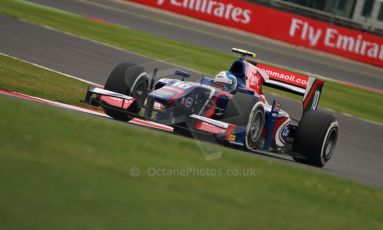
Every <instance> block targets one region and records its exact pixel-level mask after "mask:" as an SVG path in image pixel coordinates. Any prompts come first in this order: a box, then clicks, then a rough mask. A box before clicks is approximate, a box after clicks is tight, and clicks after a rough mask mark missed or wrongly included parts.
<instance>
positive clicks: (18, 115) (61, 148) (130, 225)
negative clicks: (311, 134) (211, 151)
mask: <svg viewBox="0 0 383 230" xmlns="http://www.w3.org/2000/svg"><path fill="white" fill-rule="evenodd" d="M0 58H1V59H0V60H1V61H0V63H2V66H1V69H2V72H1V75H0V76H1V79H2V83H1V84H2V85H1V87H3V86H5V87H9V89H11V90H18V89H19V90H21V91H23V92H25V93H31V94H32V93H33V94H38V96H44V97H47V98H50V99H58V100H60V101H62V102H67V103H71V102H73V103H76V102H77V101H78V98H79V96H80V94H81V93H82V92H83V89H84V87H85V85H84V83H82V82H79V81H77V80H73V79H66V78H64V77H60V75H58V74H55V73H51V72H49V71H46V70H43V69H39V68H37V67H35V66H32V65H29V64H27V63H23V62H20V61H16V60H13V59H10V58H6V57H1V56H0ZM5 67H6V68H5ZM12 72H13V73H14V74H13V75H9V74H11V73H12ZM4 73H5V75H3V74H4ZM4 76H10V77H7V78H4ZM58 78H60V79H58ZM3 79H5V80H3ZM51 80H52V81H54V82H55V83H56V82H60V84H63V85H61V86H62V87H59V89H60V88H66V89H72V90H62V91H60V95H56V94H55V93H52V92H56V91H57V90H59V89H57V88H55V87H56V86H55V85H54V84H46V85H45V84H38V85H41V88H38V89H37V88H34V87H30V86H31V85H32V86H33V85H37V84H35V83H36V82H49V81H51ZM14 82H17V83H20V88H15V86H14V85H15V84H14ZM77 90H78V91H79V92H78V94H79V95H74V94H77V93H74V91H77ZM40 91H44V92H42V93H41V92H40ZM81 96H82V95H81ZM0 130H3V131H4V132H0V146H2V147H1V150H0V181H1V184H2V186H0V228H1V229H25V228H28V229H68V228H72V229H154V228H160V229H163V228H166V229H179V228H180V227H182V228H183V229H254V228H255V227H257V228H260V229H282V228H283V229H285V230H288V229H308V228H310V229H313V230H315V229H379V228H380V227H381V226H382V224H383V220H382V218H381V213H382V212H383V207H382V206H380V205H376V204H380V203H382V202H383V193H382V191H381V190H379V189H377V188H371V187H369V186H365V185H361V184H359V183H356V182H351V181H349V180H346V179H342V178H338V177H335V176H331V175H328V174H323V173H319V172H316V171H313V170H308V169H305V168H303V167H295V166H296V165H295V166H294V167H293V166H291V165H288V164H284V163H281V162H276V161H274V160H267V159H264V158H260V157H257V156H254V155H251V154H243V153H242V152H239V151H235V150H232V149H228V148H223V147H219V146H215V147H213V148H216V149H218V150H219V151H221V152H222V158H221V159H219V160H214V161H206V160H205V159H204V157H203V155H202V153H201V151H200V149H199V145H197V143H196V142H195V141H194V140H191V139H187V138H182V137H178V136H175V135H170V134H164V133H161V132H157V131H152V130H149V129H143V128H138V127H133V126H130V125H126V124H125V123H122V122H116V121H113V120H109V119H101V118H98V117H95V116H91V115H85V114H80V113H77V112H70V111H66V110H63V109H58V108H52V107H48V106H45V105H41V104H38V103H32V102H28V101H22V100H19V99H14V98H10V97H6V96H0ZM205 145H206V147H208V148H209V147H212V146H210V145H209V144H205ZM132 168H134V169H136V170H139V174H138V175H137V174H134V175H135V176H132V175H133V174H132V171H131V170H132ZM136 170H135V171H134V172H135V173H137V171H136ZM207 170H210V173H209V174H208V172H209V171H207ZM249 170H251V171H252V172H255V173H256V174H249V173H248V172H249ZM229 172H238V173H243V175H242V176H240V175H237V176H227V175H226V176H219V175H220V174H223V173H229ZM177 173H178V176H176V175H177ZM203 173H205V175H204V174H203ZM206 174H208V175H206ZM182 175H183V176H182ZM318 222H320V223H321V224H320V225H315V224H313V223H318Z"/></svg>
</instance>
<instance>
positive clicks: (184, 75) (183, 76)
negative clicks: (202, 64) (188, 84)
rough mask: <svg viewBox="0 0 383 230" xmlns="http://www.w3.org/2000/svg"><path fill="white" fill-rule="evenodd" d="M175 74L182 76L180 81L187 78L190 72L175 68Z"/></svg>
mask: <svg viewBox="0 0 383 230" xmlns="http://www.w3.org/2000/svg"><path fill="white" fill-rule="evenodd" d="M174 74H175V75H176V76H181V77H182V81H184V80H185V78H189V77H190V75H191V74H190V73H188V72H185V71H182V70H178V69H177V70H176V72H175V73H174Z"/></svg>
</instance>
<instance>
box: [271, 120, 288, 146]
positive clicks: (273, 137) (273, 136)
mask: <svg viewBox="0 0 383 230" xmlns="http://www.w3.org/2000/svg"><path fill="white" fill-rule="evenodd" d="M287 118H288V116H286V117H283V118H279V119H278V120H277V122H276V124H275V127H274V130H273V135H272V143H273V142H274V141H275V134H276V133H277V130H278V128H279V126H281V125H282V124H283V123H284V122H285V121H286V120H287Z"/></svg>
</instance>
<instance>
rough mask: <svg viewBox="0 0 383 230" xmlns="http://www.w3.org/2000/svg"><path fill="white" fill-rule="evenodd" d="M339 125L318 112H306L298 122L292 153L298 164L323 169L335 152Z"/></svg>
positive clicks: (330, 117)
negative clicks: (294, 154)
mask: <svg viewBox="0 0 383 230" xmlns="http://www.w3.org/2000/svg"><path fill="white" fill-rule="evenodd" d="M338 129H339V125H338V122H337V120H336V118H335V117H334V116H333V115H331V114H328V113H324V112H320V111H308V112H306V113H305V114H304V116H303V118H302V120H301V121H300V122H299V125H298V129H297V131H296V135H295V139H294V143H293V152H294V153H297V154H298V155H302V156H303V157H304V158H300V157H297V156H294V157H293V159H294V160H295V161H297V162H300V163H305V164H310V165H314V166H317V167H323V166H324V165H325V164H326V163H327V162H328V161H329V160H330V158H331V156H332V154H333V153H334V151H335V146H336V142H337V139H338Z"/></svg>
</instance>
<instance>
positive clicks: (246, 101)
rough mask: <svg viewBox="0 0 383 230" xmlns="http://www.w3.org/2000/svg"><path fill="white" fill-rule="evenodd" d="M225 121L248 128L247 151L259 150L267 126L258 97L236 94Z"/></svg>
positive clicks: (228, 106) (229, 104)
mask: <svg viewBox="0 0 383 230" xmlns="http://www.w3.org/2000/svg"><path fill="white" fill-rule="evenodd" d="M223 121H224V122H227V123H230V124H234V125H237V126H242V127H246V137H245V143H244V147H245V149H246V150H250V151H254V150H256V149H258V148H259V144H260V143H259V142H260V139H261V136H262V131H263V128H264V126H265V111H264V107H263V105H262V103H261V102H260V100H259V98H258V97H255V96H252V95H249V94H245V93H240V92H238V93H236V94H235V95H234V97H233V98H232V99H231V100H230V101H229V103H228V105H227V107H226V109H225V114H224V117H223Z"/></svg>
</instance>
